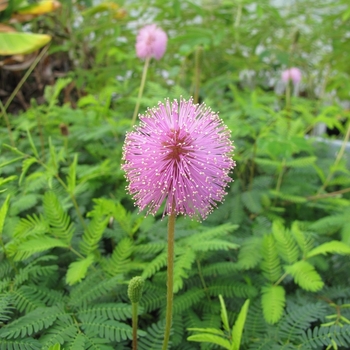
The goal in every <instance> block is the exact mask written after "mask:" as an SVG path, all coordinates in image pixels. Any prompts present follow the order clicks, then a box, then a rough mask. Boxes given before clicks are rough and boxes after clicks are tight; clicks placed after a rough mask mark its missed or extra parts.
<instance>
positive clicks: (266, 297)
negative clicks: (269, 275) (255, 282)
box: [261, 285, 286, 324]
mask: <svg viewBox="0 0 350 350" xmlns="http://www.w3.org/2000/svg"><path fill="white" fill-rule="evenodd" d="M261 292H262V296H261V306H262V309H263V313H264V318H265V320H266V322H267V323H270V324H274V323H276V322H278V321H279V320H280V318H281V317H282V314H283V309H284V306H285V304H286V292H285V290H284V288H283V287H282V286H275V285H268V286H264V287H262V289H261Z"/></svg>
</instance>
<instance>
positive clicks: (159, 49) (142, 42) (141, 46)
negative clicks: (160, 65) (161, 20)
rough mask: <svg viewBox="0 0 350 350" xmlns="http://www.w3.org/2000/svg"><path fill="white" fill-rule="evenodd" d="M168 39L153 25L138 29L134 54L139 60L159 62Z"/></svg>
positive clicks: (161, 30)
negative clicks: (149, 59) (146, 59)
mask: <svg viewBox="0 0 350 350" xmlns="http://www.w3.org/2000/svg"><path fill="white" fill-rule="evenodd" d="M167 41H168V37H167V35H166V33H165V32H164V30H163V29H161V28H159V27H157V25H155V24H149V25H147V26H145V27H143V28H142V29H140V31H139V33H138V35H137V38H136V54H137V57H139V58H148V57H149V58H151V57H154V58H155V59H157V60H159V59H160V58H162V57H163V55H164V53H165V50H166V44H167Z"/></svg>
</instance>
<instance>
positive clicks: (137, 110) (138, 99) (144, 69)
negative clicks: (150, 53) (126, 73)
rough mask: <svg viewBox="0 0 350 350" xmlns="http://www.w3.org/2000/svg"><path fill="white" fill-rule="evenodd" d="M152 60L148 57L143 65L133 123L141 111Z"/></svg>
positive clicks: (132, 123)
mask: <svg viewBox="0 0 350 350" xmlns="http://www.w3.org/2000/svg"><path fill="white" fill-rule="evenodd" d="M150 60H151V57H147V58H146V60H145V64H144V66H143V71H142V78H141V85H140V89H139V94H138V96H137V102H136V106H135V109H134V114H133V116H132V120H131V125H134V124H135V122H136V118H137V114H138V112H139V108H140V104H141V98H142V95H143V90H144V88H145V84H146V77H147V71H148V67H149V61H150Z"/></svg>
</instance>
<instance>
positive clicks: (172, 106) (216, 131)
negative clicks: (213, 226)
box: [122, 98, 235, 219]
mask: <svg viewBox="0 0 350 350" xmlns="http://www.w3.org/2000/svg"><path fill="white" fill-rule="evenodd" d="M140 120H141V122H140V125H139V126H137V127H135V129H134V131H132V132H129V133H127V135H126V140H125V144H124V147H123V160H124V161H125V162H124V164H123V165H122V168H123V170H125V172H126V178H127V180H128V181H129V185H128V187H127V189H128V191H129V193H130V194H131V195H132V196H133V198H134V200H135V204H136V205H137V206H138V207H139V208H140V210H143V209H145V208H147V214H152V215H154V214H155V213H156V212H157V210H158V209H159V207H160V206H161V204H162V203H163V202H164V201H165V208H164V212H163V216H164V215H169V214H171V213H172V211H174V213H175V214H176V215H178V214H184V215H188V216H190V217H196V218H198V217H199V216H200V217H202V218H203V219H205V218H206V217H207V215H208V214H209V213H210V212H211V211H212V210H213V209H214V207H216V206H217V202H221V201H222V200H223V197H224V196H225V195H226V192H225V187H226V185H227V184H228V183H229V182H230V181H232V179H231V178H230V177H229V172H230V170H231V169H232V168H233V167H234V166H235V162H234V161H233V160H232V158H231V156H232V152H233V149H234V147H233V145H232V142H231V140H230V135H231V133H230V131H229V130H228V129H227V127H226V126H225V125H224V124H223V121H222V120H221V119H220V118H219V116H218V114H217V113H214V112H212V111H211V109H210V108H207V107H206V106H205V104H201V105H198V104H193V100H192V99H190V100H189V101H186V100H183V99H182V98H181V99H180V105H179V104H178V101H177V100H174V101H173V102H172V103H170V102H169V100H166V101H165V103H160V102H159V104H158V107H155V108H152V109H148V110H147V113H146V114H145V115H142V116H140Z"/></svg>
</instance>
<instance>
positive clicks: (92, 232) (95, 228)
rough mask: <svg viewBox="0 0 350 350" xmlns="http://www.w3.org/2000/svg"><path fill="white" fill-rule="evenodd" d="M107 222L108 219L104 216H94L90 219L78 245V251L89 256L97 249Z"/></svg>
mask: <svg viewBox="0 0 350 350" xmlns="http://www.w3.org/2000/svg"><path fill="white" fill-rule="evenodd" d="M108 221H109V217H105V216H94V217H93V218H92V220H91V221H90V222H89V225H88V226H87V228H86V229H85V230H84V234H83V237H82V241H81V243H80V251H81V252H82V253H83V254H85V255H89V254H91V253H92V252H94V251H95V250H96V249H97V247H98V243H99V241H100V240H101V237H102V235H103V232H104V231H105V229H106V226H107V224H108Z"/></svg>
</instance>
